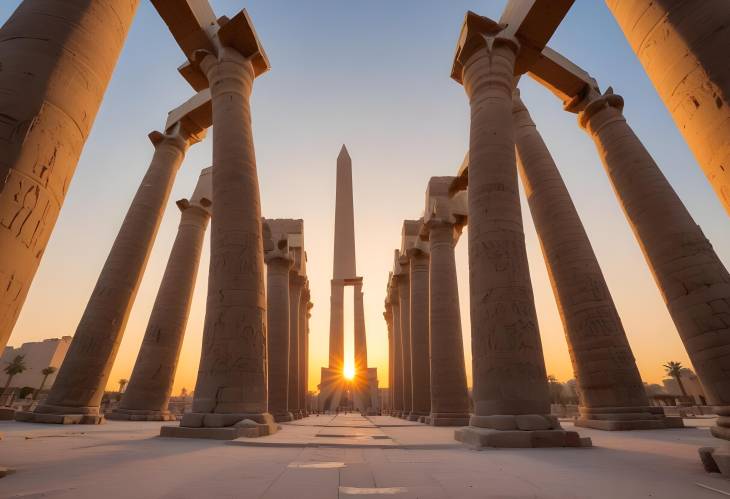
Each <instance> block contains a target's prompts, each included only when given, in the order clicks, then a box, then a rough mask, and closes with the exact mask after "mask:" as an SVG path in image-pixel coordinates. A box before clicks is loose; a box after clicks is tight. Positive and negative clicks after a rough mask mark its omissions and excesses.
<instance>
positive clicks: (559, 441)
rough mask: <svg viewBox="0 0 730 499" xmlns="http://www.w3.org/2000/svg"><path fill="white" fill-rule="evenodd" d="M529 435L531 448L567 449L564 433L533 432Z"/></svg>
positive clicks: (560, 431) (558, 431)
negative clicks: (530, 436)
mask: <svg viewBox="0 0 730 499" xmlns="http://www.w3.org/2000/svg"><path fill="white" fill-rule="evenodd" d="M530 433H532V446H533V447H567V438H566V432H565V431H562V430H535V431H531V432H530Z"/></svg>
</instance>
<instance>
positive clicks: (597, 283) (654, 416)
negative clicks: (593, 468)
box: [513, 91, 683, 430]
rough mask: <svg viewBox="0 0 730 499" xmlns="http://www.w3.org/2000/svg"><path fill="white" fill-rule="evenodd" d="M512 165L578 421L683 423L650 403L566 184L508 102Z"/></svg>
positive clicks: (522, 111) (626, 426) (630, 425)
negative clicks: (552, 304)
mask: <svg viewBox="0 0 730 499" xmlns="http://www.w3.org/2000/svg"><path fill="white" fill-rule="evenodd" d="M513 102H514V103H513V105H514V107H513V116H514V126H515V142H516V147H517V157H518V167H519V172H520V176H521V179H522V184H523V186H524V188H525V194H526V196H527V201H528V203H529V206H530V212H531V213H532V219H533V221H534V223H535V229H536V230H537V235H538V238H539V240H540V246H541V247H542V253H543V257H544V259H545V265H546V266H547V268H548V275H549V276H550V282H551V284H552V288H553V294H554V295H555V301H556V302H557V305H558V309H559V311H560V318H561V319H562V321H563V328H564V329H565V336H566V339H567V341H568V349H569V351H570V358H571V361H572V364H573V371H574V373H575V379H576V381H577V384H578V390H579V392H580V418H578V420H577V421H576V425H578V426H587V427H590V428H596V429H602V430H642V429H644V430H645V429H658V428H677V427H682V426H683V424H682V419H681V418H666V417H665V416H664V412H663V411H662V409H661V407H650V406H649V399H648V397H647V395H646V391H645V390H644V384H643V382H642V380H641V376H640V375H639V370H638V368H637V367H636V361H635V360H634V355H633V353H632V351H631V346H630V345H629V342H628V339H627V338H626V333H625V331H624V328H623V325H622V324H621V318H620V317H619V315H618V312H617V311H616V306H615V305H614V303H613V299H612V298H611V293H610V291H609V290H608V286H607V285H606V281H605V279H604V278H603V272H602V271H601V267H600V266H599V264H598V260H597V259H596V255H595V253H594V252H593V248H592V246H591V243H590V241H589V240H588V235H587V234H586V232H585V229H584V228H583V224H582V222H581V220H580V217H579V216H578V212H577V211H576V209H575V206H574V205H573V201H572V200H571V198H570V194H569V193H568V189H567V188H566V186H565V183H564V182H563V179H562V177H561V176H560V172H559V171H558V168H557V166H556V165H555V162H554V161H553V158H552V156H551V155H550V151H549V150H548V148H547V146H546V145H545V143H544V142H543V140H542V137H541V136H540V133H539V131H538V130H537V127H536V126H535V123H534V122H533V121H532V118H531V117H530V113H529V112H528V110H527V108H526V107H525V105H524V104H523V102H522V100H521V99H520V96H519V91H516V92H515V95H514V101H513Z"/></svg>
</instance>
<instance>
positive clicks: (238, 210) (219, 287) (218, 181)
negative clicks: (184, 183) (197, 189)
mask: <svg viewBox="0 0 730 499" xmlns="http://www.w3.org/2000/svg"><path fill="white" fill-rule="evenodd" d="M199 64H200V68H201V70H202V71H203V73H204V74H205V75H206V77H207V80H208V83H209V85H210V89H211V97H212V106H213V126H214V128H215V130H216V132H215V134H214V137H213V139H214V140H213V199H215V204H214V205H213V216H212V224H211V249H210V253H211V254H210V275H209V280H208V302H207V306H206V314H205V329H204V330H203V348H202V352H201V357H200V367H199V370H198V380H197V383H196V385H195V397H194V400H193V411H192V412H191V413H188V414H185V415H184V416H183V419H182V421H181V422H180V428H173V427H170V429H169V430H165V429H164V428H163V430H164V431H163V432H162V433H161V435H163V436H183V437H184V436H193V437H210V438H216V436H217V437H218V438H236V436H238V435H239V434H240V433H241V431H242V428H241V427H240V425H239V426H235V425H236V424H237V423H239V422H241V424H248V423H244V422H243V420H246V419H250V420H253V421H254V422H256V423H258V424H259V425H260V426H258V427H256V428H253V430H258V432H259V434H267V433H270V432H275V431H276V428H277V427H276V424H275V423H274V420H273V417H272V416H271V415H270V414H269V413H268V390H267V359H266V351H267V348H266V335H267V333H266V291H265V285H264V254H263V237H262V227H261V204H260V197H259V185H258V176H257V173H256V158H255V153H254V146H253V134H252V130H251V109H250V103H249V97H250V95H251V90H252V88H253V80H254V76H255V73H254V67H253V65H252V63H251V59H250V58H247V57H244V56H243V55H241V53H239V52H237V51H236V50H234V49H232V48H230V47H220V48H219V49H218V54H217V55H212V54H207V55H205V57H204V58H203V59H202V61H200V63H199ZM231 427H232V428H231ZM250 429H251V428H245V430H246V431H248V430H250Z"/></svg>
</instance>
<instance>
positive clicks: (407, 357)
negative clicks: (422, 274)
mask: <svg viewBox="0 0 730 499" xmlns="http://www.w3.org/2000/svg"><path fill="white" fill-rule="evenodd" d="M400 265H401V274H400V275H397V276H396V280H397V282H398V300H399V303H398V309H399V312H400V337H401V359H402V363H401V368H402V370H403V414H402V417H404V418H408V416H409V415H410V413H411V410H412V407H413V378H412V376H411V284H410V275H409V273H410V265H409V264H408V257H407V256H405V255H401V257H400Z"/></svg>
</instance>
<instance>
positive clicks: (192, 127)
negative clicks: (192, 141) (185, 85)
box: [165, 89, 213, 137]
mask: <svg viewBox="0 0 730 499" xmlns="http://www.w3.org/2000/svg"><path fill="white" fill-rule="evenodd" d="M178 123H179V124H180V127H181V128H182V129H183V130H184V131H185V133H187V134H189V135H197V136H200V137H204V136H205V134H206V130H207V129H208V128H210V127H211V125H212V124H213V106H212V104H211V100H210V90H209V89H205V90H201V91H200V92H198V93H197V94H195V95H194V96H192V97H191V98H190V99H188V100H187V101H185V102H184V103H183V104H182V105H181V106H179V107H176V108H175V109H173V110H172V111H170V112H169V113H168V114H167V121H166V122H165V131H168V130H170V129H172V128H173V127H174V126H175V125H176V124H178Z"/></svg>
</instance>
